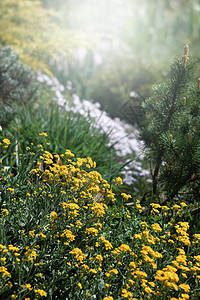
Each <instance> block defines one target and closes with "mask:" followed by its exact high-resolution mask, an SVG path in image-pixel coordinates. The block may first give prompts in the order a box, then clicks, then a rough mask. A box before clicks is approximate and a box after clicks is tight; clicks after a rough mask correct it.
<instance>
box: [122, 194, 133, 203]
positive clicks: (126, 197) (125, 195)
mask: <svg viewBox="0 0 200 300" xmlns="http://www.w3.org/2000/svg"><path fill="white" fill-rule="evenodd" d="M121 196H122V197H123V198H124V199H125V200H126V201H128V199H129V198H132V196H131V195H130V194H126V193H121Z"/></svg>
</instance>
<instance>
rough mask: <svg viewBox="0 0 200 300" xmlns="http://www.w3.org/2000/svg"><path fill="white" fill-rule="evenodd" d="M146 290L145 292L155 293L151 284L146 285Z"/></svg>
mask: <svg viewBox="0 0 200 300" xmlns="http://www.w3.org/2000/svg"><path fill="white" fill-rule="evenodd" d="M144 291H145V293H147V294H152V293H154V291H153V290H152V289H151V288H150V287H149V286H146V287H145V288H144Z"/></svg>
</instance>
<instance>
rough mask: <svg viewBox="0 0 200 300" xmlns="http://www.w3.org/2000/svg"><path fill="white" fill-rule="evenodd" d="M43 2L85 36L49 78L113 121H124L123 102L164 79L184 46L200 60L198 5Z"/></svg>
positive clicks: (140, 0) (181, 0)
mask: <svg viewBox="0 0 200 300" xmlns="http://www.w3.org/2000/svg"><path fill="white" fill-rule="evenodd" d="M42 3H43V6H44V7H45V8H48V9H54V10H56V11H57V12H58V13H59V15H60V21H61V23H62V26H63V27H64V28H68V29H70V30H73V31H74V32H83V33H85V34H86V36H84V38H86V41H87V42H86V43H85V45H84V47H77V49H76V55H73V56H72V57H71V58H70V59H65V58H64V57H60V59H59V61H57V62H56V61H53V60H52V61H51V68H52V70H53V73H54V74H56V76H57V78H58V79H59V80H60V82H61V83H63V84H65V82H66V80H71V81H72V82H73V84H74V86H75V87H76V93H77V94H78V95H79V96H80V97H81V98H86V99H95V101H97V102H99V103H101V105H102V108H103V109H104V110H106V111H107V112H109V114H110V115H111V116H112V117H121V118H122V117H123V118H126V115H125V114H124V113H122V110H121V108H122V106H123V105H124V104H125V103H126V102H127V101H129V100H130V101H132V100H131V99H133V100H134V101H133V105H137V104H138V103H137V102H141V101H142V100H143V99H144V98H146V97H149V96H150V95H151V89H152V85H153V84H154V83H155V82H159V81H163V80H167V76H168V71H169V69H168V68H169V65H170V61H171V59H173V57H177V56H178V55H182V53H183V46H184V44H185V43H187V44H189V46H190V55H191V56H193V57H195V58H197V59H199V57H200V51H199V50H200V0H176V1H174V0H101V1H97V0H42ZM198 74H199V70H198V71H197V73H196V74H194V76H198ZM133 92H134V93H133ZM136 93H137V94H136ZM138 95H139V96H138ZM128 121H129V122H130V121H131V120H130V117H129V118H128ZM132 121H133V122H134V120H132Z"/></svg>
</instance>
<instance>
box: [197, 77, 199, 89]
mask: <svg viewBox="0 0 200 300" xmlns="http://www.w3.org/2000/svg"><path fill="white" fill-rule="evenodd" d="M197 88H198V90H200V78H198V79H197Z"/></svg>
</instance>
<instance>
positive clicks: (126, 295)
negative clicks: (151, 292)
mask: <svg viewBox="0 0 200 300" xmlns="http://www.w3.org/2000/svg"><path fill="white" fill-rule="evenodd" d="M121 296H122V297H123V298H130V297H132V296H133V294H132V293H131V292H128V291H127V290H126V289H122V294H121Z"/></svg>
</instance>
